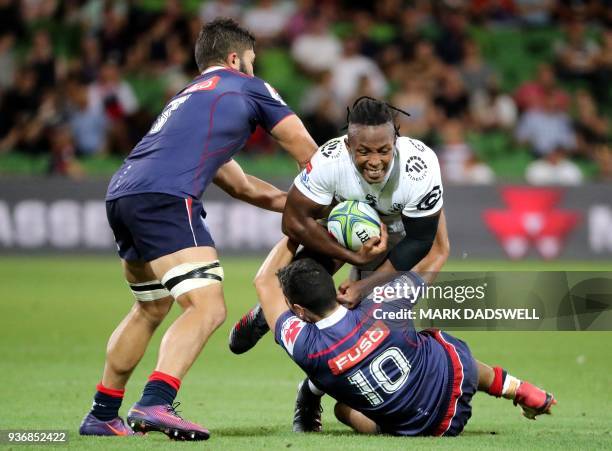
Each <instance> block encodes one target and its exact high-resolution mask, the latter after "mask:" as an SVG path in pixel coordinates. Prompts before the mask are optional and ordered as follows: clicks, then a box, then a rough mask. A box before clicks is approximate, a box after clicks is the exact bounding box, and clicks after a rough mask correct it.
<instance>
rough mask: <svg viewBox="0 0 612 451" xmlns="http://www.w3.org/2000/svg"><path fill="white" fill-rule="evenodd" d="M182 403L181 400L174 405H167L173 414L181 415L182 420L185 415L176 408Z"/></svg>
mask: <svg viewBox="0 0 612 451" xmlns="http://www.w3.org/2000/svg"><path fill="white" fill-rule="evenodd" d="M180 405H181V403H180V402H179V401H177V402H175V403H173V404H172V405H169V406H167V409H168V412H170V413H171V414H172V415H174V416H177V417H179V418H180V419H181V420H182V419H183V417H182V416H181V415H180V413H181V412H180V410H176V409H177V408H178V407H179V406H180Z"/></svg>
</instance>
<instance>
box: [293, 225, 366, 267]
mask: <svg viewBox="0 0 612 451" xmlns="http://www.w3.org/2000/svg"><path fill="white" fill-rule="evenodd" d="M283 233H284V234H285V235H287V236H288V237H289V238H291V240H293V241H294V242H296V243H300V244H302V245H303V246H304V247H307V248H308V249H310V250H312V251H314V252H317V253H320V254H323V255H328V256H330V257H332V258H335V259H338V260H342V261H344V262H347V263H351V264H360V262H357V261H356V260H355V255H356V254H355V253H354V252H351V251H349V250H348V249H346V248H345V247H343V246H341V245H340V244H338V242H337V241H336V240H334V239H333V238H332V237H330V236H329V234H328V233H327V229H325V228H324V227H322V226H321V225H320V224H318V223H317V222H316V221H315V220H314V219H313V218H310V217H306V218H297V217H289V215H287V214H284V215H283Z"/></svg>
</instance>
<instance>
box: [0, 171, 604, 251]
mask: <svg viewBox="0 0 612 451" xmlns="http://www.w3.org/2000/svg"><path fill="white" fill-rule="evenodd" d="M275 183H278V184H279V185H280V186H284V187H286V186H288V184H289V181H280V183H279V182H278V181H276V182H275ZM105 190H106V182H105V181H86V182H79V183H75V182H71V181H67V180H61V179H37V180H36V182H35V183H34V182H33V181H32V180H28V181H24V180H19V179H6V180H2V181H0V193H1V194H0V252H2V253H15V252H24V251H30V252H58V253H61V252H95V253H112V252H113V249H114V240H113V236H112V233H111V231H110V229H109V227H108V224H107V221H106V212H105V205H104V201H103V199H104V193H105ZM610 199H612V187H610V186H609V185H603V184H601V185H599V184H591V185H585V186H581V187H576V188H533V187H520V186H505V187H496V188H490V187H457V186H449V187H448V188H447V190H446V192H445V202H444V208H445V211H446V214H447V218H448V223H449V234H450V239H451V244H452V246H451V248H452V254H453V257H455V258H462V259H478V258H504V257H507V258H512V259H522V258H536V259H555V258H566V259H609V258H611V257H612V203H611V201H610ZM204 205H205V208H206V211H207V218H206V222H207V224H208V226H209V228H210V230H211V232H212V235H213V237H214V239H215V242H216V244H217V247H218V248H219V249H220V250H221V252H224V253H245V252H266V251H268V250H269V248H270V247H272V246H273V245H274V243H276V241H278V239H279V238H280V236H281V232H280V221H281V216H280V215H279V214H276V213H271V212H266V211H262V210H259V209H257V208H255V207H251V206H249V205H247V204H245V203H243V202H240V201H236V200H234V199H231V198H229V197H228V196H227V195H225V194H224V193H223V192H221V191H220V190H218V189H216V188H214V189H210V190H209V192H207V194H206V198H205V199H204Z"/></svg>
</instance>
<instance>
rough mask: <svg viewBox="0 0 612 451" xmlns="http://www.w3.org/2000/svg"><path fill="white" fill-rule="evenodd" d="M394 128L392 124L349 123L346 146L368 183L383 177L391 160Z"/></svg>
mask: <svg viewBox="0 0 612 451" xmlns="http://www.w3.org/2000/svg"><path fill="white" fill-rule="evenodd" d="M394 144H395V129H394V128H393V124H391V123H387V124H382V125H351V126H349V131H348V138H347V140H346V147H347V148H348V149H349V151H350V152H351V155H352V157H353V163H355V167H356V168H357V170H358V171H359V172H360V173H361V175H362V177H363V178H364V179H365V181H366V182H368V183H380V182H382V181H383V180H384V179H385V176H386V175H387V172H388V171H389V167H390V165H391V162H392V161H393V146H394Z"/></svg>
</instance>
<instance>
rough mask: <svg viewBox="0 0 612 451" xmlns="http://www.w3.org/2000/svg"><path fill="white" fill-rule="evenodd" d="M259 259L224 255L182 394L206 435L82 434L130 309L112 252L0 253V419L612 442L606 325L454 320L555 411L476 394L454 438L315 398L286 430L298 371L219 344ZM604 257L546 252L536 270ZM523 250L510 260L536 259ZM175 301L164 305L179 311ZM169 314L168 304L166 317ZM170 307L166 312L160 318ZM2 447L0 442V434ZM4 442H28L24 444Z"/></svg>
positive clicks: (264, 352) (336, 441)
mask: <svg viewBox="0 0 612 451" xmlns="http://www.w3.org/2000/svg"><path fill="white" fill-rule="evenodd" d="M259 261H260V259H254V258H249V259H239V258H226V259H224V260H223V264H224V267H225V273H226V281H225V293H226V302H227V305H228V311H229V313H228V321H227V323H226V324H225V325H224V326H223V327H222V328H221V330H219V331H218V332H217V333H216V334H215V335H214V336H213V337H212V339H211V340H210V342H209V343H208V345H207V346H206V348H205V349H204V352H203V353H202V355H201V356H200V358H199V360H198V361H197V362H196V364H195V365H194V367H193V368H192V370H191V371H190V373H189V375H188V376H187V378H186V379H185V380H184V384H183V388H181V391H180V393H179V397H178V400H179V401H182V405H181V408H180V409H181V410H182V412H183V414H184V415H185V416H186V417H187V418H188V419H192V420H194V421H198V422H201V423H203V424H204V425H206V426H207V427H208V428H210V430H211V432H212V437H211V439H210V440H209V441H208V442H206V443H204V444H194V443H173V442H169V441H168V440H167V439H166V437H165V436H163V435H161V434H149V435H147V436H145V437H132V438H81V437H79V436H78V435H77V429H78V426H79V423H80V421H81V418H82V417H83V415H84V414H85V413H86V412H87V410H88V408H89V407H90V404H91V397H92V395H93V392H94V386H95V384H96V383H97V382H98V381H99V379H100V375H101V370H102V364H103V360H104V349H105V344H106V340H107V338H108V336H109V334H110V333H111V331H112V330H113V329H114V327H115V325H116V324H117V323H118V321H119V320H120V319H121V318H122V317H123V315H124V314H125V313H126V312H127V311H128V309H129V308H130V304H131V294H130V293H129V291H128V290H127V287H126V286H125V283H124V282H123V280H122V277H121V273H120V269H119V264H118V262H117V260H116V259H113V258H93V257H62V258H50V257H45V258H40V257H39V258H31V257H28V258H26V257H2V258H0V274H2V276H1V277H0V279H1V280H2V283H1V284H0V286H1V288H0V292H1V293H2V297H1V300H0V318H1V320H0V321H1V322H2V328H1V337H2V339H1V340H0V356H1V359H0V378H1V379H0V393H1V396H0V429H13V428H18V429H66V430H69V433H70V441H69V444H68V448H72V449H98V450H100V449H103V450H106V449H143V450H144V449H151V448H153V447H161V446H164V447H172V448H185V449H186V448H195V447H201V446H205V447H210V448H212V449H250V450H256V449H288V448H290V449H313V450H314V449H317V450H320V449H334V450H336V449H359V450H364V449H372V450H383V449H384V450H386V449H400V448H404V449H405V448H414V449H434V448H435V449H440V448H446V449H470V450H473V449H482V448H496V449H501V448H504V449H543V448H554V449H561V448H572V449H604V448H607V449H611V448H612V411H611V405H612V332H605V333H596V332H472V333H460V334H459V333H458V334H456V335H457V336H459V337H460V338H463V339H464V340H466V341H467V342H468V344H469V345H470V347H471V348H472V351H473V353H474V355H475V356H476V358H478V359H480V360H482V361H484V362H488V363H492V364H499V365H503V366H504V367H506V368H507V369H509V370H510V371H511V372H512V373H513V374H514V375H516V376H518V377H524V378H526V379H529V380H530V381H532V382H534V383H536V384H540V385H542V386H543V387H546V388H547V389H548V390H550V391H552V392H553V393H554V394H555V395H556V397H557V399H558V401H559V404H558V405H557V406H556V409H555V413H554V415H553V416H546V417H543V418H542V417H540V418H539V419H538V420H537V421H528V420H526V419H524V418H523V417H521V415H520V411H519V408H518V407H514V406H513V405H512V404H511V403H510V402H509V401H505V400H498V399H494V398H491V397H489V396H487V395H484V394H478V395H476V397H475V399H474V401H473V416H472V419H471V421H470V422H469V423H468V425H467V427H466V430H465V431H464V433H463V435H462V436H460V437H458V438H454V439H448V438H444V439H437V438H415V439H410V438H394V437H364V436H358V435H354V434H352V433H350V432H349V430H348V429H347V428H346V427H344V426H343V425H341V424H339V423H338V422H337V421H336V420H335V419H334V417H333V408H332V407H333V404H332V401H331V400H330V399H329V398H328V399H326V400H325V402H324V408H325V412H324V416H323V421H324V429H325V432H324V433H322V434H315V435H313V434H310V435H295V434H293V433H291V418H292V409H293V400H294V396H295V388H296V385H297V382H298V381H299V380H300V378H301V377H302V375H301V372H300V370H299V369H298V368H297V366H296V365H295V364H293V363H292V362H291V361H290V360H289V359H288V358H287V356H286V355H285V353H284V352H283V351H282V350H281V349H280V348H279V347H278V346H276V345H275V344H274V343H273V340H272V338H271V336H270V335H268V337H266V338H265V339H264V340H263V341H262V343H260V345H259V346H257V347H256V348H255V350H254V351H253V352H251V353H249V354H246V355H244V356H234V355H232V354H231V353H230V352H229V351H228V349H227V345H226V341H227V335H228V331H229V328H230V326H231V324H233V322H234V320H236V319H237V318H238V317H239V316H240V315H241V314H242V313H243V312H244V311H245V310H246V308H247V307H249V306H251V305H252V304H253V302H254V300H255V299H254V291H253V289H252V285H251V280H252V278H253V275H254V273H255V271H256V269H257V265H258V263H259ZM506 265H507V264H506V263H498V264H496V265H495V264H492V263H489V262H472V263H465V262H463V263H453V262H450V263H449V266H448V268H450V269H466V270H468V269H469V270H477V269H487V270H490V269H492V268H499V269H501V268H503V267H504V266H506ZM611 266H612V265H610V264H606V265H603V266H602V265H593V264H589V263H571V264H570V263H567V262H565V263H561V262H558V263H554V264H552V265H545V266H544V268H546V269H570V268H572V269H603V270H608V271H609V270H611V269H612V267H611ZM539 267H541V266H540V265H535V266H534V265H533V264H531V263H522V264H520V265H519V266H516V267H515V268H516V269H522V270H525V269H532V268H534V269H535V268H539ZM177 313H178V309H176V308H175V309H173V313H172V315H174V316H175V315H176V314H177ZM174 316H173V317H174ZM169 319H170V318H169ZM168 323H169V321H167V322H166V323H164V325H162V327H161V329H160V330H159V331H158V332H157V334H156V335H155V338H154V340H153V343H152V346H151V347H150V348H149V352H147V354H146V356H145V357H144V359H143V361H142V362H141V364H140V365H139V367H138V368H137V369H136V371H135V373H134V375H133V377H132V379H131V381H130V383H129V385H128V387H127V394H126V399H125V402H124V406H123V407H122V410H121V412H122V414H125V412H126V411H127V409H128V408H129V406H130V405H131V403H132V402H134V401H136V400H137V398H138V397H139V395H140V392H141V389H142V385H143V382H144V380H145V378H146V376H147V375H148V373H149V372H150V371H151V370H152V368H153V367H154V364H155V358H156V353H157V345H158V344H159V340H160V337H161V335H162V332H163V330H164V329H165V327H164V326H167V324H168ZM0 446H1V445H0ZM14 449H26V448H25V447H23V446H19V447H14Z"/></svg>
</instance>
